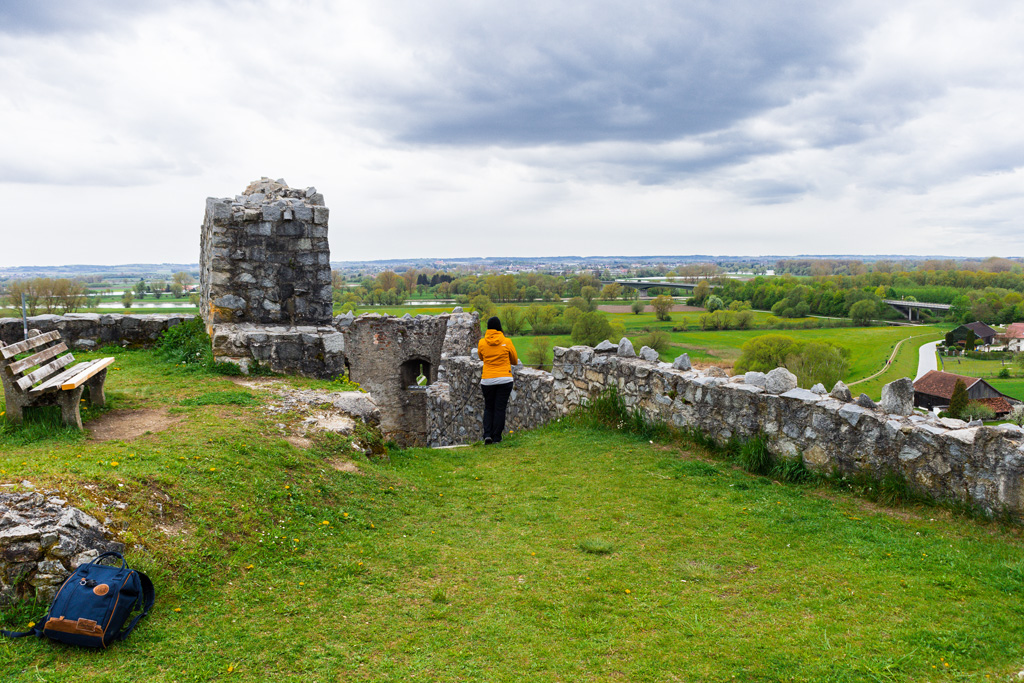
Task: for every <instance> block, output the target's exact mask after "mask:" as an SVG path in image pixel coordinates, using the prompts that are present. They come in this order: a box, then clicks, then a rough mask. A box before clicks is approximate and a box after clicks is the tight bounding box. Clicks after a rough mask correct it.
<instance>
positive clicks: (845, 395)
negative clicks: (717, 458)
mask: <svg viewBox="0 0 1024 683" xmlns="http://www.w3.org/2000/svg"><path fill="white" fill-rule="evenodd" d="M611 349H612V352H610V353H600V352H597V351H595V350H594V349H591V348H589V347H572V348H568V349H566V348H556V349H555V356H554V365H553V368H552V372H551V373H550V375H549V377H550V379H548V378H546V377H544V375H548V373H540V372H538V371H530V375H529V377H530V381H529V383H526V382H520V381H519V380H518V379H517V388H516V390H517V394H519V390H520V389H519V388H520V386H527V384H529V386H530V387H531V388H530V389H528V390H525V391H523V392H522V394H520V395H518V396H517V400H516V401H513V402H512V403H511V404H510V411H513V410H514V411H515V415H516V418H515V420H516V421H515V422H513V421H512V420H510V422H509V428H511V429H522V428H525V427H531V426H536V425H539V424H542V423H543V422H545V421H548V420H550V419H551V418H552V417H554V416H557V415H562V414H565V413H567V412H568V411H570V410H571V409H573V408H574V407H576V406H579V405H581V404H582V403H584V402H585V401H586V400H587V399H589V398H590V397H591V396H594V395H596V394H599V393H600V392H602V391H604V390H605V389H607V388H609V387H614V388H615V389H616V390H617V391H618V393H619V395H620V396H621V397H622V399H623V401H624V402H625V403H626V405H628V406H630V407H633V408H636V409H638V410H640V411H641V412H642V413H643V415H644V416H645V417H646V418H648V419H651V420H659V421H663V422H666V423H669V424H671V425H673V426H676V427H691V428H696V429H699V430H701V431H703V432H704V433H707V434H710V435H713V436H714V438H715V439H717V440H719V441H723V442H724V441H726V440H728V439H729V438H731V437H733V436H736V437H739V438H749V437H753V436H756V435H764V436H765V437H767V440H768V445H769V448H770V449H771V451H772V452H773V453H774V454H776V455H777V456H778V457H781V458H802V459H803V461H804V463H805V464H806V466H807V467H808V468H810V469H812V470H815V471H818V472H833V471H835V472H840V473H845V474H854V473H858V472H865V473H869V474H871V475H873V476H875V477H881V476H883V475H885V474H886V473H897V474H899V475H902V476H903V477H905V478H906V480H907V481H908V482H910V483H911V484H912V485H913V486H916V487H917V488H918V489H919V490H921V491H924V492H927V493H928V494H930V495H933V496H935V497H937V498H940V499H947V500H960V501H966V502H969V503H971V504H973V505H977V506H978V507H981V508H983V509H985V510H988V511H990V512H999V511H1009V512H1010V513H1011V514H1013V515H1015V516H1016V517H1018V518H1024V430H1021V429H1020V428H1018V427H1016V426H1013V425H999V426H995V427H985V426H969V425H968V424H967V423H964V422H962V421H960V420H949V419H939V418H937V417H935V416H930V415H927V416H926V415H919V414H894V413H889V412H884V411H883V410H881V408H880V407H878V406H875V405H874V404H873V403H872V402H870V401H869V400H865V399H866V397H862V398H860V399H858V400H857V401H852V400H850V399H851V398H852V397H850V396H849V392H848V391H844V390H843V389H845V388H844V387H837V390H835V391H834V392H833V394H826V393H824V392H823V391H822V390H821V389H820V388H819V390H818V392H813V391H808V390H805V389H796V388H792V387H795V382H793V383H792V384H791V385H789V384H786V383H785V382H783V383H781V384H779V383H773V382H771V381H768V382H766V378H765V376H764V375H761V374H760V373H750V375H749V376H739V377H732V378H726V377H722V376H711V375H709V374H705V373H703V372H700V371H696V370H682V369H676V368H673V367H672V366H670V365H668V364H665V363H657V362H652V361H648V360H642V359H640V358H636V357H625V356H624V355H619V354H618V353H616V352H615V351H614V349H615V347H614V346H612V347H611ZM630 351H631V349H630ZM686 366H688V363H687V364H683V367H686ZM520 372H522V371H520ZM783 372H785V371H783ZM534 373H536V375H534ZM479 374H480V367H479V364H478V363H476V362H474V361H472V360H470V359H469V358H453V359H448V361H447V362H446V363H445V365H444V372H443V373H442V376H441V378H440V381H439V383H438V384H437V385H436V386H434V387H431V389H430V390H429V391H428V398H429V402H428V405H427V420H428V424H429V425H430V430H431V432H430V443H431V444H432V445H447V444H452V443H467V442H470V441H475V440H478V439H479V438H480V417H479V415H480V412H481V411H482V399H480V397H479V393H480V392H479V388H478V387H477V383H478V381H479V380H478V379H477V378H478V377H479ZM534 378H535V379H536V389H534V388H533V384H532V382H533V380H534ZM905 383H906V382H905V380H900V382H899V383H893V385H894V386H901V385H903V384H905ZM549 386H550V389H548V387H549ZM769 389H772V391H775V392H780V393H772V391H769ZM895 393H896V392H894V391H891V390H889V391H886V392H884V394H883V395H885V394H889V395H890V396H891V395H894V394H895ZM517 401H518V403H519V404H518V405H517ZM534 402H536V403H537V405H525V404H530V403H534ZM891 405H896V404H895V403H892V404H891ZM901 412H909V411H901ZM510 417H511V413H510Z"/></svg>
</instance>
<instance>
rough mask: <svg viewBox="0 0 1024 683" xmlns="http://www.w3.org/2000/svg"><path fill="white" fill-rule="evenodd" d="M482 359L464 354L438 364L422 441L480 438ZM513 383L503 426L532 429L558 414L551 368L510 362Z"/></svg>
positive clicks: (429, 389) (439, 442) (449, 442)
mask: <svg viewBox="0 0 1024 683" xmlns="http://www.w3.org/2000/svg"><path fill="white" fill-rule="evenodd" d="M482 370H483V363H482V362H481V361H478V360H473V359H471V358H468V357H457V358H449V359H447V360H445V361H444V363H442V365H441V377H442V379H441V381H438V382H437V383H435V384H432V385H430V386H429V387H427V415H426V419H427V442H428V443H429V444H430V445H431V446H450V445H453V444H459V443H470V442H473V441H479V440H480V439H481V438H483V416H484V397H483V393H482V392H481V391H480V374H481V371H482ZM512 376H513V378H514V382H515V383H514V388H513V393H512V396H511V398H510V399H509V402H508V411H507V412H506V414H505V430H506V432H508V431H519V430H521V429H533V428H534V427H539V426H540V425H542V424H545V423H546V422H550V421H551V420H553V419H555V418H557V417H558V416H559V415H561V411H560V410H559V408H558V402H557V399H558V396H557V395H556V393H555V390H554V389H555V381H554V377H552V375H551V373H549V372H544V371H542V370H534V369H533V368H527V367H524V366H522V365H520V366H517V367H513V368H512Z"/></svg>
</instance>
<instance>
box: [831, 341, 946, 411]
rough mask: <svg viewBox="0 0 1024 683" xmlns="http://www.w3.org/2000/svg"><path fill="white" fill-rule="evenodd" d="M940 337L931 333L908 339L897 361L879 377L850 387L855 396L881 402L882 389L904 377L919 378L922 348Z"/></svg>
mask: <svg viewBox="0 0 1024 683" xmlns="http://www.w3.org/2000/svg"><path fill="white" fill-rule="evenodd" d="M936 339H938V337H936V336H934V335H933V334H931V333H923V334H921V335H920V336H914V337H908V338H907V340H906V341H905V342H903V343H902V344H900V348H899V351H898V352H897V354H896V359H895V360H894V361H893V362H892V364H891V365H889V367H888V368H886V370H885V372H883V373H882V374H881V375H879V376H878V377H875V378H874V379H870V380H867V381H865V382H860V383H858V384H854V385H852V386H851V387H850V389H851V391H853V393H854V395H855V396H859V395H860V394H861V393H865V394H867V395H868V396H870V397H871V398H873V399H875V400H876V401H877V400H880V399H881V398H882V387H883V386H885V385H886V384H888V383H889V382H894V381H896V380H898V379H901V378H903V377H909V378H910V379H914V378H915V377H916V376H917V366H918V362H919V360H920V350H921V347H922V346H924V345H925V344H928V343H929V342H933V341H936ZM872 374H873V373H872Z"/></svg>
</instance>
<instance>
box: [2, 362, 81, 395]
mask: <svg viewBox="0 0 1024 683" xmlns="http://www.w3.org/2000/svg"><path fill="white" fill-rule="evenodd" d="M74 362H75V357H74V356H73V355H71V354H70V353H68V354H65V355H63V356H61V357H60V358H58V359H57V360H55V361H51V362H50V363H47V364H46V365H44V366H43V367H41V368H39V369H38V370H36V371H34V372H30V373H29V374H27V375H25V376H24V377H22V378H21V379H19V380H18V381H17V382H15V384H16V385H17V387H18V388H19V389H21V390H22V391H28V390H29V388H31V386H32V385H33V384H35V383H36V382H38V381H39V380H41V379H45V378H47V377H49V376H50V375H52V374H53V373H55V372H57V371H58V370H60V369H61V368H63V367H65V366H68V365H71V364H72V363H74Z"/></svg>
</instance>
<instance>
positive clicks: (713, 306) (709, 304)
mask: <svg viewBox="0 0 1024 683" xmlns="http://www.w3.org/2000/svg"><path fill="white" fill-rule="evenodd" d="M704 308H706V309H708V312H709V313H714V312H715V311H718V310H721V309H722V308H725V303H724V302H723V301H722V299H721V298H720V297H717V296H715V295H714V294H712V295H711V296H709V297H708V298H707V301H705V302H704Z"/></svg>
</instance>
